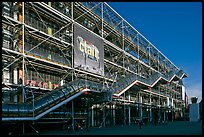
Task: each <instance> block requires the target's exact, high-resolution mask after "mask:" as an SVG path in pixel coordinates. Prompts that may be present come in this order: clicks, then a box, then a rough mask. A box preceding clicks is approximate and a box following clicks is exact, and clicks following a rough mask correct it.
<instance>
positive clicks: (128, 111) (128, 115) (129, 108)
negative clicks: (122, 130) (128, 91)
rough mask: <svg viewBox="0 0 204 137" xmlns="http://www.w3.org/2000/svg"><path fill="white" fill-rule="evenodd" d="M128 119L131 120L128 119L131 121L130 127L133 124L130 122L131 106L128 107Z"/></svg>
mask: <svg viewBox="0 0 204 137" xmlns="http://www.w3.org/2000/svg"><path fill="white" fill-rule="evenodd" d="M128 118H129V119H128V120H129V121H128V123H129V125H130V123H131V121H130V106H128Z"/></svg>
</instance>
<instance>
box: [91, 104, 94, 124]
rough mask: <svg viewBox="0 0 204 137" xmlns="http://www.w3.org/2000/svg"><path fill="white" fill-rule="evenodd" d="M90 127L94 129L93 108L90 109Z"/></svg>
mask: <svg viewBox="0 0 204 137" xmlns="http://www.w3.org/2000/svg"><path fill="white" fill-rule="evenodd" d="M91 126H92V127H94V106H92V107H91Z"/></svg>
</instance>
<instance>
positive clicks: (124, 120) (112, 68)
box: [2, 2, 187, 128]
mask: <svg viewBox="0 0 204 137" xmlns="http://www.w3.org/2000/svg"><path fill="white" fill-rule="evenodd" d="M2 5H3V8H2V35H3V36H2V66H3V67H2V121H3V122H5V123H6V122H8V121H13V122H15V121H24V122H25V121H36V124H37V123H38V122H39V123H40V122H45V121H46V122H47V123H53V122H55V123H57V122H58V123H61V124H63V123H71V125H72V127H73V128H74V125H75V124H76V123H80V124H81V125H82V126H84V127H97V126H98V127H102V126H110V125H112V126H114V125H117V124H133V123H135V122H136V121H137V120H139V119H142V120H143V122H145V123H147V122H154V123H159V122H162V121H172V120H175V119H177V118H178V117H182V115H183V110H184V108H185V88H184V85H183V83H182V79H183V78H185V77H187V74H186V73H185V72H183V70H181V69H179V68H178V67H177V66H175V65H174V64H173V63H172V62H171V61H170V60H169V59H168V58H167V57H166V56H165V55H163V54H162V53H161V52H160V51H159V50H158V49H157V48H156V47H155V46H154V45H153V44H152V43H151V42H149V41H148V40H147V39H146V38H145V37H144V36H143V35H142V34H141V33H140V32H138V31H137V30H136V29H135V28H134V27H132V26H131V25H130V24H129V23H128V22H127V21H126V20H125V19H124V18H122V17H121V16H120V15H119V14H118V13H117V12H116V11H115V10H114V9H112V8H111V7H110V6H109V5H108V4H107V3H104V2H3V3H2ZM62 119H63V120H62Z"/></svg>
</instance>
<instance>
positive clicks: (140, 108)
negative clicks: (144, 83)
mask: <svg viewBox="0 0 204 137" xmlns="http://www.w3.org/2000/svg"><path fill="white" fill-rule="evenodd" d="M139 110H140V119H141V118H142V96H141V97H140V107H139Z"/></svg>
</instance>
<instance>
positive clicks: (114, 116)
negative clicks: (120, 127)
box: [113, 105, 115, 126]
mask: <svg viewBox="0 0 204 137" xmlns="http://www.w3.org/2000/svg"><path fill="white" fill-rule="evenodd" d="M113 125H114V126H115V105H113Z"/></svg>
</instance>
